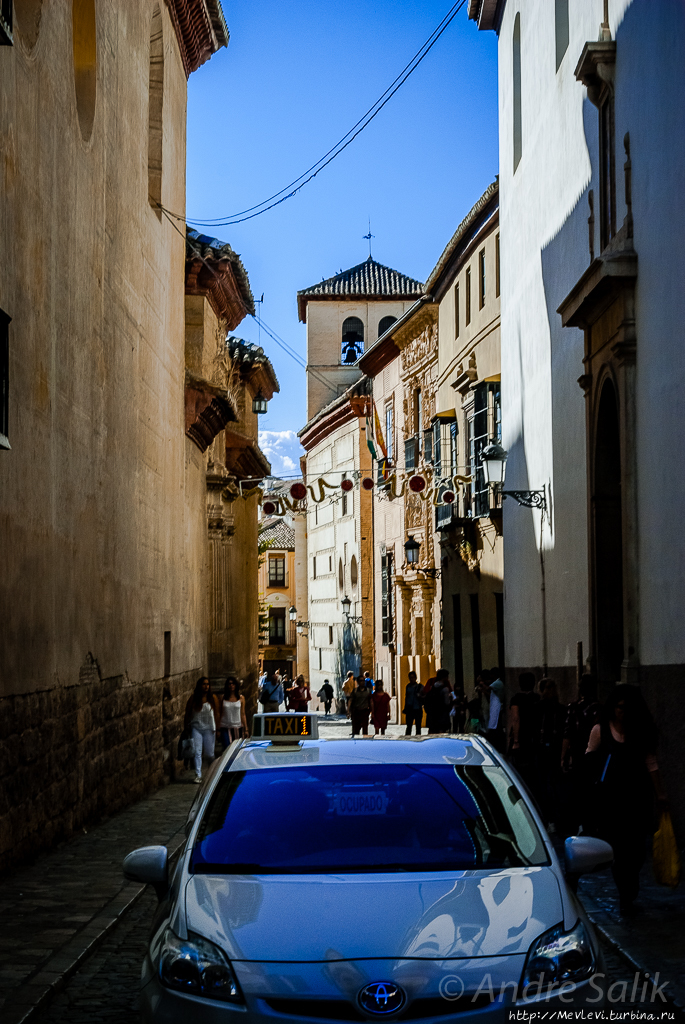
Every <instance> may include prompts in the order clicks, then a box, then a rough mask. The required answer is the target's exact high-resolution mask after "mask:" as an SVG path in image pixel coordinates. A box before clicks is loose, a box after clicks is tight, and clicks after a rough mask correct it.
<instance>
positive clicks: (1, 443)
mask: <svg viewBox="0 0 685 1024" xmlns="http://www.w3.org/2000/svg"><path fill="white" fill-rule="evenodd" d="M11 319H12V318H11V317H9V316H8V315H7V313H5V312H3V310H1V309H0V448H9V447H10V442H9V433H10V333H9V326H10V320H11Z"/></svg>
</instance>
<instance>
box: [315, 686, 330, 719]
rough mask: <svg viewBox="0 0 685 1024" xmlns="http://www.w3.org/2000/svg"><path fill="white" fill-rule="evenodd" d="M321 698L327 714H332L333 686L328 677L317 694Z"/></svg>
mask: <svg viewBox="0 0 685 1024" xmlns="http://www.w3.org/2000/svg"><path fill="white" fill-rule="evenodd" d="M316 696H317V697H318V698H319V700H322V701H323V706H324V709H325V712H326V716H328V715H329V714H330V711H331V704H332V703H333V687H332V686H331V684H330V683H329V681H328V679H324V681H323V686H322V687H321V689H320V690H319V692H318V693H317V695H316Z"/></svg>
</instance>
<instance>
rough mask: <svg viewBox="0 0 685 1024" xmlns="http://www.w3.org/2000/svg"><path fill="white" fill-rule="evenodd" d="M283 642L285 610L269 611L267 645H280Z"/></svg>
mask: <svg viewBox="0 0 685 1024" xmlns="http://www.w3.org/2000/svg"><path fill="white" fill-rule="evenodd" d="M284 641H285V608H270V609H269V643H270V644H282V643H284Z"/></svg>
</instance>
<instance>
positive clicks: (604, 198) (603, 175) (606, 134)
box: [599, 91, 616, 249]
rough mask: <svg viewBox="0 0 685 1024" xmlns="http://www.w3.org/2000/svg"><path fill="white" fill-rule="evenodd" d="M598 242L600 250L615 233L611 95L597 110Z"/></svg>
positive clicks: (605, 98)
mask: <svg viewBox="0 0 685 1024" xmlns="http://www.w3.org/2000/svg"><path fill="white" fill-rule="evenodd" d="M599 173H600V190H599V197H600V198H599V203H600V236H601V237H600V241H601V246H602V249H606V247H607V245H608V244H609V242H610V241H611V239H612V238H613V237H614V235H615V233H616V173H615V168H614V104H613V101H612V98H611V94H610V93H609V92H608V91H607V94H606V96H605V97H604V100H603V102H602V104H601V106H600V108H599Z"/></svg>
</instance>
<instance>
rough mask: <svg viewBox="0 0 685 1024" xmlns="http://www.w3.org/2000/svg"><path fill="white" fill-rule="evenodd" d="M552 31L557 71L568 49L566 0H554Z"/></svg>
mask: <svg viewBox="0 0 685 1024" xmlns="http://www.w3.org/2000/svg"><path fill="white" fill-rule="evenodd" d="M554 33H555V40H556V51H557V71H558V70H559V68H560V66H561V62H562V60H563V57H564V54H565V53H566V51H567V50H568V35H569V29H568V0H554Z"/></svg>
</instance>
